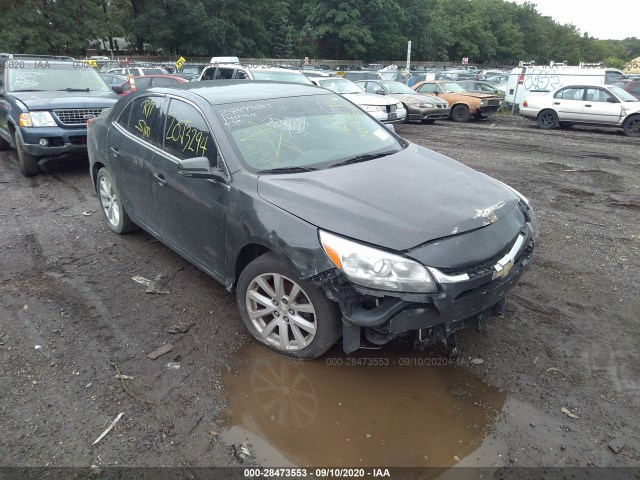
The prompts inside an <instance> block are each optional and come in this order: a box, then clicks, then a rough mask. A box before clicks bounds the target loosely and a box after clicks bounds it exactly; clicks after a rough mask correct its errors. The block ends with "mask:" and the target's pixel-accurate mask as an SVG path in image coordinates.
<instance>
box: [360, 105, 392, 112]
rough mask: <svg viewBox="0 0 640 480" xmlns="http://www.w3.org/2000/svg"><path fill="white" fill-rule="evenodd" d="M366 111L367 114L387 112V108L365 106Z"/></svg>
mask: <svg viewBox="0 0 640 480" xmlns="http://www.w3.org/2000/svg"><path fill="white" fill-rule="evenodd" d="M364 109H365V110H366V111H367V112H386V111H387V108H386V107H385V106H383V105H365V106H364Z"/></svg>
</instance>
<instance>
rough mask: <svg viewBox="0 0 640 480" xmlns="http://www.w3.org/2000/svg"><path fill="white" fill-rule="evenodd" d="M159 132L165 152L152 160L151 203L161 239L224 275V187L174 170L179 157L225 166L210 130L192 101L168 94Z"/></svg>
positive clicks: (215, 165) (225, 187) (191, 258)
mask: <svg viewBox="0 0 640 480" xmlns="http://www.w3.org/2000/svg"><path fill="white" fill-rule="evenodd" d="M166 112H167V113H166V120H165V127H164V130H163V135H162V138H163V142H164V147H163V150H164V152H163V153H162V154H160V155H158V156H157V157H156V158H155V169H156V171H157V179H156V180H157V181H156V185H157V188H156V196H155V198H156V201H157V205H158V216H159V218H161V222H162V238H163V240H164V241H166V242H167V243H168V244H169V245H171V246H172V248H174V249H175V250H177V251H178V252H180V253H181V254H182V255H184V256H185V257H187V258H189V259H190V260H191V261H193V262H194V263H196V264H198V265H199V266H200V267H201V268H203V269H204V270H206V271H207V272H209V273H210V274H211V275H213V276H215V277H216V278H218V279H220V280H221V281H222V280H223V279H224V268H225V251H224V247H225V219H226V215H227V202H228V198H229V190H230V188H229V185H228V184H227V183H224V182H221V181H216V180H205V179H201V178H191V177H185V176H183V175H181V174H180V173H178V164H179V162H180V161H181V160H184V159H188V158H193V157H207V158H208V159H209V164H210V165H211V167H212V168H218V166H220V167H221V168H222V169H223V170H224V171H226V167H225V166H224V162H223V161H222V159H221V157H220V155H219V151H218V149H217V147H216V143H215V140H214V137H213V135H212V132H211V128H210V126H209V124H208V122H207V121H206V118H205V116H204V115H203V113H202V111H201V110H200V109H199V108H198V107H197V106H196V105H195V104H193V103H191V102H188V101H186V100H183V99H178V98H175V97H173V98H171V100H170V102H169V104H168V108H167V109H166Z"/></svg>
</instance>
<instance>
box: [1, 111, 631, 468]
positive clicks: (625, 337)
mask: <svg viewBox="0 0 640 480" xmlns="http://www.w3.org/2000/svg"><path fill="white" fill-rule="evenodd" d="M396 131H397V132H398V133H399V134H400V135H402V136H404V137H405V138H407V139H408V140H410V141H413V142H415V143H419V144H421V145H424V146H426V147H428V148H432V149H434V150H436V151H438V152H440V153H443V154H445V155H447V156H450V157H452V158H454V159H457V160H460V161H461V162H463V163H465V164H467V165H469V166H471V167H473V168H476V169H477V170H480V171H482V172H485V173H487V174H489V175H491V176H494V177H496V178H498V179H500V180H502V181H504V182H505V183H507V184H509V185H511V186H513V187H514V188H516V189H517V190H519V191H520V192H522V193H523V194H524V195H526V196H527V197H528V198H529V199H530V200H531V202H532V203H533V205H534V207H535V208H536V212H537V215H538V218H539V224H540V236H539V239H538V243H537V245H536V248H537V249H536V252H535V255H534V260H533V262H532V266H531V269H530V271H529V272H528V274H527V275H525V277H524V279H523V281H522V282H521V283H520V284H519V285H518V287H516V289H514V290H513V292H512V293H511V294H510V296H509V297H508V304H507V312H506V315H505V317H504V318H502V319H496V320H493V321H491V322H490V323H488V324H486V325H485V326H484V330H483V331H482V332H481V333H476V332H475V331H468V332H464V333H463V334H461V335H459V337H458V340H459V346H460V348H461V352H462V356H463V358H469V357H471V358H474V359H478V358H481V359H483V360H484V362H483V363H481V364H479V365H476V364H471V363H467V365H466V366H465V367H464V368H466V369H467V370H468V371H470V372H471V373H472V374H473V375H477V376H479V377H480V378H481V379H482V380H484V381H485V382H486V383H487V384H488V385H490V386H492V387H496V388H497V389H499V390H501V391H503V392H505V393H506V394H507V398H508V400H507V401H506V403H505V405H504V406H503V409H502V414H501V415H500V416H499V418H498V419H497V420H496V421H495V422H494V423H493V424H492V425H491V433H490V435H489V436H488V437H487V441H486V442H485V444H484V445H483V446H482V447H481V449H480V452H482V454H480V453H478V454H472V455H470V456H469V457H468V458H463V462H464V463H465V464H467V465H477V464H479V465H489V466H493V465H496V466H502V465H507V466H514V465H516V466H517V465H525V466H539V465H556V466H577V465H579V466H591V465H595V466H604V465H615V466H630V465H635V466H637V465H639V464H640V440H639V439H640V422H639V421H638V418H639V417H640V400H639V397H640V348H639V347H640V295H639V292H640V275H638V273H639V272H640V214H639V213H640V153H639V152H640V139H635V138H626V137H625V136H624V135H623V134H622V133H620V132H617V131H614V130H605V129H597V128H580V127H574V128H572V129H568V130H554V131H542V130H539V129H537V128H536V127H535V125H534V123H533V122H529V121H526V120H524V119H521V118H519V117H509V116H497V117H492V118H490V119H489V120H487V121H481V122H476V121H472V122H470V123H468V124H458V123H453V122H448V121H447V122H445V121H442V122H436V123H435V124H434V125H429V126H426V125H422V124H408V125H397V126H396ZM48 169H49V172H48V173H45V174H43V175H41V176H38V177H33V178H24V177H22V175H21V174H20V170H19V166H18V164H17V160H16V156H15V152H2V153H0V226H1V228H0V255H1V258H2V262H1V265H2V268H1V269H0V313H1V320H0V335H2V337H1V338H0V343H1V344H2V345H0V362H1V365H2V367H1V368H2V380H0V429H2V432H3V435H2V438H1V439H0V452H2V454H1V456H0V465H4V466H15V465H22V466H44V465H50V466H89V465H92V464H95V465H100V466H109V465H116V464H117V465H119V466H128V465H135V466H185V465H188V466H208V465H237V464H238V463H237V457H236V456H234V455H233V453H232V450H231V449H230V447H229V445H228V444H227V443H225V442H224V441H223V440H222V439H221V435H220V433H221V432H222V431H223V429H224V423H225V419H226V418H227V417H228V416H229V415H230V414H229V412H226V410H225V409H226V405H225V402H226V398H227V388H226V386H225V384H224V382H223V374H229V372H233V371H234V367H235V366H236V365H238V364H242V360H243V359H242V357H241V356H239V355H241V354H240V353H238V352H242V351H243V350H242V349H243V348H245V347H244V346H245V344H247V343H250V342H251V339H250V338H249V337H250V336H249V334H248V333H247V332H246V329H245V327H244V325H243V324H242V322H241V320H240V318H239V317H238V314H237V310H236V306H235V298H234V297H233V295H231V294H229V293H228V292H227V291H226V290H225V289H224V288H223V287H222V286H220V285H219V284H217V283H216V282H215V281H214V280H212V279H210V278H209V277H207V276H206V275H205V274H204V273H202V272H200V271H198V270H197V269H196V268H195V267H193V266H191V265H190V264H189V263H188V262H187V261H185V260H183V259H182V258H180V257H179V256H178V255H176V254H174V253H173V252H171V251H170V250H168V249H167V248H165V247H164V246H163V245H162V244H160V243H159V242H157V241H156V240H154V239H153V238H152V237H151V236H150V235H148V234H146V233H144V232H136V233H133V234H130V235H126V236H118V235H115V234H113V233H112V232H110V231H109V229H108V228H107V226H106V225H105V222H104V220H103V217H102V213H101V212H100V211H99V209H98V200H97V198H96V197H95V193H94V191H93V189H92V186H91V183H90V179H89V175H88V171H87V164H86V163H85V162H74V163H72V164H67V165H64V164H60V163H58V164H54V165H50V166H49V167H48ZM389 188H402V185H396V184H394V181H393V178H390V179H389ZM425 188H429V185H428V179H425ZM381 194H383V193H381ZM425 208H428V206H425ZM157 275H165V276H166V277H168V278H169V279H170V282H169V285H170V290H171V291H170V293H169V294H167V295H163V294H160V295H157V294H149V293H145V288H146V287H145V286H143V285H141V284H139V283H136V282H134V281H133V280H132V277H135V276H141V277H144V278H147V279H154V278H155V277H156V276H157ZM177 324H185V325H189V326H190V328H189V330H188V331H187V332H186V333H177V334H176V333H168V332H167V331H166V330H167V328H170V327H172V326H174V325H177ZM165 342H171V343H172V344H173V345H174V349H173V351H172V352H170V353H169V354H168V355H165V356H163V357H161V358H160V359H158V360H150V359H149V358H147V353H149V352H151V351H152V350H155V349H156V348H157V347H159V346H160V345H162V344H163V343H165ZM399 348H404V349H406V350H407V351H409V350H410V349H411V347H410V346H409V345H401V346H399ZM435 352H436V350H429V349H427V350H426V351H413V350H412V351H411V355H413V356H416V357H420V356H422V357H424V356H430V355H436V353H435ZM338 354H339V350H338V349H334V351H332V352H330V353H329V354H328V355H334V356H335V355H338ZM384 354H385V349H382V350H379V351H377V353H376V355H377V356H382V355H384ZM355 355H356V356H358V355H362V356H365V355H367V352H366V351H361V352H356V354H355ZM318 361H319V362H322V359H321V360H318ZM169 363H171V364H172V365H173V367H171V366H169V367H168V364H169ZM113 364H115V365H117V366H118V369H119V370H120V371H122V373H124V374H127V375H130V376H132V377H134V378H133V380H128V381H127V382H126V383H127V385H128V386H129V387H130V388H131V391H132V392H133V393H134V394H135V396H136V397H138V398H132V397H131V396H129V394H128V393H127V391H125V390H124V389H123V387H122V384H121V383H120V380H118V379H116V378H115V377H114V374H115V373H116V372H115V367H114V366H113ZM176 365H178V366H179V368H176ZM332 368H348V367H338V366H335V367H332ZM375 368H385V367H375ZM431 368H442V367H437V366H433V367H431ZM358 372H359V371H358V369H352V371H351V372H350V375H358V374H359V373H358ZM400 394H402V392H401V393H400ZM406 394H407V395H410V394H411V385H407V392H406ZM337 401H338V400H336V402H337ZM424 408H427V409H428V408H429V405H428V404H426V405H424ZM563 408H564V409H565V411H567V412H569V413H571V415H573V416H575V417H577V418H572V417H570V416H568V415H567V414H566V413H562V411H561V409H563ZM120 412H125V414H124V416H123V417H122V420H121V421H120V423H119V424H118V425H117V426H116V427H115V428H114V429H113V431H112V432H110V433H109V434H108V435H107V436H106V437H105V439H104V440H102V441H101V442H100V443H99V444H97V445H96V446H92V445H91V444H92V443H93V441H94V440H95V439H96V438H97V437H98V435H99V434H100V433H101V432H102V431H104V429H105V428H106V426H107V425H108V424H109V423H110V422H111V421H112V420H113V419H114V418H115V417H116V416H117V415H118V413H120ZM235 413H237V412H235ZM381 421H384V419H382V420H381ZM428 434H429V432H425V435H428ZM619 447H620V448H619ZM426 456H427V454H426V453H425V458H426ZM252 461H253V460H252V459H251V458H249V459H248V460H247V462H252ZM451 463H453V460H452V461H451ZM245 464H246V463H245ZM325 466H326V465H325Z"/></svg>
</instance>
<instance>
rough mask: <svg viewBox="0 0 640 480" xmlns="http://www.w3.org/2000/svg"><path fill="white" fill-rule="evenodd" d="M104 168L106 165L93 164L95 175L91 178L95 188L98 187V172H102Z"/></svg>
mask: <svg viewBox="0 0 640 480" xmlns="http://www.w3.org/2000/svg"><path fill="white" fill-rule="evenodd" d="M103 167H104V164H102V163H100V162H96V163H94V164H93V175H92V176H91V178H92V179H93V186H94V187H95V186H96V179H97V178H98V172H99V171H100V169H101V168H103Z"/></svg>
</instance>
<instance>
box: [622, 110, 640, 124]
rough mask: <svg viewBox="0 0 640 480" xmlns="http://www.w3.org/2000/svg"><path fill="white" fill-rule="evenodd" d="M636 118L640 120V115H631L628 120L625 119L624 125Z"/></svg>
mask: <svg viewBox="0 0 640 480" xmlns="http://www.w3.org/2000/svg"><path fill="white" fill-rule="evenodd" d="M634 118H640V113H632V114H631V115H629V116H628V117H627V118H625V119H624V122H622V125H624V124H625V123H627V122H628V121H630V120H633V119H634Z"/></svg>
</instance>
